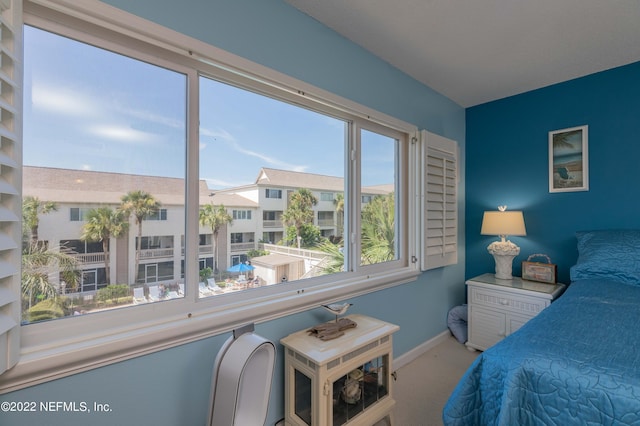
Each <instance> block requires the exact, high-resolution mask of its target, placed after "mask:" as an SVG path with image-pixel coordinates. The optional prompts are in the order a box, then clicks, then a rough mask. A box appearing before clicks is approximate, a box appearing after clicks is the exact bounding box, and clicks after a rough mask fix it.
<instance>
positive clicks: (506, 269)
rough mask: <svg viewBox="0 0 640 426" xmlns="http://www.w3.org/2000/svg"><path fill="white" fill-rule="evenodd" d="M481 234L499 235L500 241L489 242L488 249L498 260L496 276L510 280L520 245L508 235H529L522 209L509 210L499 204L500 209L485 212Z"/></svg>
mask: <svg viewBox="0 0 640 426" xmlns="http://www.w3.org/2000/svg"><path fill="white" fill-rule="evenodd" d="M480 234H481V235H499V236H500V241H494V242H493V243H491V244H489V246H488V247H487V250H488V251H489V253H491V254H492V255H493V258H494V259H495V261H496V278H498V279H501V280H510V279H512V278H513V277H512V276H511V266H512V263H513V258H514V257H516V256H517V255H518V254H519V253H520V247H518V246H517V245H515V244H514V243H512V242H511V241H509V240H507V236H508V235H518V236H520V235H527V230H526V229H525V227H524V216H523V215H522V212H520V211H507V206H498V211H488V212H484V216H483V217H482V229H481V230H480Z"/></svg>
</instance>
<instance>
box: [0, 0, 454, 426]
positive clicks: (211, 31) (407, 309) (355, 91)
mask: <svg viewBox="0 0 640 426" xmlns="http://www.w3.org/2000/svg"><path fill="white" fill-rule="evenodd" d="M106 3H109V4H112V5H114V6H116V7H120V8H122V9H124V10H127V11H129V12H131V13H134V14H137V15H139V16H142V17H145V18H147V19H149V20H152V21H155V22H157V23H160V24H162V25H165V26H167V27H170V28H172V29H174V30H177V31H180V32H183V33H185V34H187V35H190V36H192V37H195V38H199V39H201V40H203V41H205V42H208V43H211V44H213V45H215V46H217V47H220V48H223V49H225V50H228V51H231V52H232V53H235V54H237V55H239V56H243V57H245V58H247V59H250V60H252V61H254V62H258V63H260V64H263V65H266V66H269V67H271V68H273V69H276V70H278V71H280V72H283V73H285V74H288V75H291V76H293V77H296V78H298V79H300V80H304V81H306V82H309V83H311V84H313V85H315V86H318V87H320V88H322V89H325V90H328V91H331V92H333V93H336V94H338V95H340V96H342V97H345V98H349V99H352V100H354V101H356V102H359V103H361V104H364V105H366V106H368V107H371V108H374V109H376V110H379V111H382V112H385V113H387V114H389V115H392V116H394V117H397V118H399V119H402V120H404V121H407V122H410V123H413V124H415V125H417V126H418V127H419V128H421V129H427V130H430V131H432V132H434V133H438V134H441V135H443V136H445V137H448V138H451V139H454V140H456V141H458V143H459V144H460V148H461V152H462V158H461V166H462V167H463V168H464V149H465V148H464V145H465V141H464V137H465V123H464V120H465V111H464V109H463V108H462V107H460V106H458V105H457V104H455V103H454V102H452V101H450V100H448V99H447V98H445V97H443V96H442V95H440V94H438V93H436V92H434V91H433V90H431V89H430V88H428V87H426V86H424V85H421V84H420V83H418V82H416V81H415V80H413V79H411V78H410V77H408V76H407V75H405V74H403V73H401V72H399V71H398V70H396V69H394V68H392V67H391V66H389V64H387V63H386V62H384V61H381V60H379V59H377V58H376V57H374V56H372V55H371V54H369V53H368V52H366V51H365V50H363V49H361V48H359V47H357V46H356V45H354V44H353V43H351V42H349V41H348V40H346V39H345V38H343V37H341V36H339V35H337V34H336V33H334V32H333V31H331V30H329V29H328V28H326V27H324V26H322V25H321V24H319V23H318V22H317V21H315V20H313V19H311V18H309V17H308V16H307V15H305V14H302V13H300V12H299V11H297V10H296V9H294V8H292V7H290V6H289V5H287V4H286V3H284V2H283V1H280V0H183V1H179V2H177V1H175V0H136V1H130V0H109V1H106ZM464 181H465V179H464V170H463V172H462V176H461V187H460V200H459V201H460V206H461V211H460V215H459V216H460V223H464V193H465V191H464ZM460 228H461V229H463V226H462V225H460ZM460 234H461V235H460V239H459V245H460V247H461V250H460V253H459V259H460V260H459V263H458V265H456V266H453V267H448V268H441V269H438V270H435V271H430V272H429V273H425V274H422V275H421V276H420V277H419V278H418V280H417V281H416V282H413V283H409V284H405V285H401V286H397V287H394V288H392V289H388V290H384V291H379V292H375V293H372V294H368V295H365V296H362V297H358V298H354V299H352V300H350V301H351V302H353V303H354V306H353V307H352V308H351V309H350V311H349V312H350V313H361V314H365V315H371V316H375V317H377V318H380V319H383V320H386V321H389V322H392V323H395V324H398V325H399V326H400V331H399V332H398V333H396V334H395V335H394V351H395V356H399V355H402V354H404V353H405V352H407V351H409V350H411V349H413V348H415V347H416V346H418V345H420V344H421V343H423V342H425V341H427V340H428V339H430V338H432V337H434V336H436V335H437V334H439V333H440V332H442V331H444V330H446V315H447V312H448V310H449V308H451V307H452V306H455V305H457V304H459V303H461V302H462V301H463V300H464V285H463V281H464V258H465V256H464V233H462V232H461V233H460ZM327 319H328V318H327V315H326V313H325V312H324V311H323V310H322V309H321V308H320V309H312V310H310V311H308V312H303V313H300V314H296V315H291V316H288V317H285V318H281V319H278V320H275V321H270V322H267V323H264V324H258V325H257V327H256V331H257V333H259V334H261V335H263V336H265V337H267V338H269V339H271V340H273V341H274V342H278V341H279V340H280V339H281V338H282V337H284V336H287V335H288V334H290V333H292V332H294V331H297V330H300V329H304V328H307V327H311V326H313V325H315V324H317V323H318V322H319V321H326V320H327ZM227 337H228V335H220V336H215V337H212V338H208V339H203V340H200V341H197V342H194V343H190V344H186V345H182V346H179V347H176V348H173V349H169V350H165V351H161V352H157V353H154V354H151V355H147V356H142V357H138V358H135V359H132V360H129V361H124V362H120V363H117V364H113V365H109V366H106V367H103V368H99V369H95V370H92V371H89V372H84V373H80V374H76V375H74V376H70V377H67V378H63V379H59V380H55V381H52V382H48V383H44V384H41V385H37V386H33V387H31V388H27V389H23V390H20V391H16V392H13V393H9V394H6V395H1V396H0V401H37V402H40V401H87V402H91V403H93V402H94V401H95V402H99V403H107V404H109V405H110V407H111V408H112V411H111V412H109V413H103V414H97V413H90V414H87V413H62V412H61V413H49V414H44V413H29V414H27V413H19V414H10V415H7V414H4V413H0V424H2V425H3V426H10V425H25V424H46V425H86V424H92V425H96V426H100V425H109V426H110V425H115V424H118V425H154V426H163V425H167V426H174V425H200V424H203V423H204V422H205V421H206V416H207V408H208V403H209V401H208V399H209V392H210V380H211V371H212V366H213V361H214V358H215V355H216V353H217V352H218V350H219V349H220V347H221V345H222V343H223V342H224V340H225V339H226V338H227ZM0 379H1V378H0ZM283 381H284V380H283V356H282V352H281V349H280V352H279V353H278V360H277V369H276V372H275V376H274V385H273V388H272V393H271V399H270V408H269V418H268V422H267V424H269V425H273V424H274V423H275V422H276V421H277V420H279V419H280V418H282V417H283V416H284V414H283V413H284V411H283V410H284V400H283V386H284V384H283Z"/></svg>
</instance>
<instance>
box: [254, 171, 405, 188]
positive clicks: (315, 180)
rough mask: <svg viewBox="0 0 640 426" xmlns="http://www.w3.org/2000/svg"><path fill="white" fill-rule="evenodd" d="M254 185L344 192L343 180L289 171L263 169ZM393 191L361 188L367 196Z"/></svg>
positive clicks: (388, 185) (390, 185) (378, 186)
mask: <svg viewBox="0 0 640 426" xmlns="http://www.w3.org/2000/svg"><path fill="white" fill-rule="evenodd" d="M256 185H271V186H275V187H289V188H291V187H296V188H307V189H315V190H320V191H333V192H344V178H341V177H337V176H327V175H320V174H315V173H303V172H292V171H289V170H279V169H270V168H267V167H263V168H262V169H260V173H259V174H258V177H257V178H256ZM392 191H393V184H387V185H376V186H368V187H363V192H366V193H367V194H388V193H389V192H392Z"/></svg>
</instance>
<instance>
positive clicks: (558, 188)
mask: <svg viewBox="0 0 640 426" xmlns="http://www.w3.org/2000/svg"><path fill="white" fill-rule="evenodd" d="M588 189H589V186H588V163H587V126H580V127H572V128H569V129H562V130H555V131H552V132H549V191H550V192H567V191H586V190H588Z"/></svg>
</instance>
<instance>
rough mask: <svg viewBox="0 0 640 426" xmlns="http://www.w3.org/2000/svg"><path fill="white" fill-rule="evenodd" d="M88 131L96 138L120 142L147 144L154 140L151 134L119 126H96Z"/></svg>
mask: <svg viewBox="0 0 640 426" xmlns="http://www.w3.org/2000/svg"><path fill="white" fill-rule="evenodd" d="M88 130H89V132H90V133H93V134H94V135H96V136H100V137H104V138H108V139H112V140H117V141H120V142H137V143H148V142H151V141H152V140H153V139H155V137H154V135H152V134H151V133H147V132H141V131H139V130H134V129H131V128H129V127H126V126H120V125H96V126H91V127H89V129H88Z"/></svg>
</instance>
